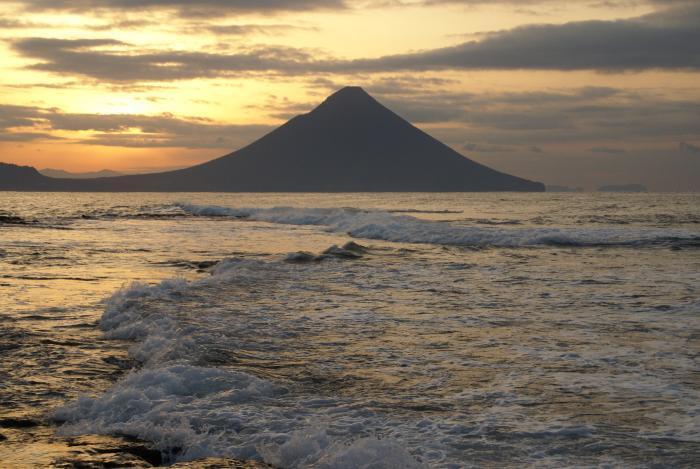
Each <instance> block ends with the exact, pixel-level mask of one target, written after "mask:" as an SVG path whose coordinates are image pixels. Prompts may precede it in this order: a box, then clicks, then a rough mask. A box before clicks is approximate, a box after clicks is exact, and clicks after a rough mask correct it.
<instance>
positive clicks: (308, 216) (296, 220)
mask: <svg viewBox="0 0 700 469" xmlns="http://www.w3.org/2000/svg"><path fill="white" fill-rule="evenodd" d="M178 206H179V207H180V208H182V210H184V211H185V212H187V213H189V214H192V215H196V216H209V217H233V218H240V219H247V220H255V221H262V222H268V223H279V224H288V225H315V226H322V227H324V228H325V229H327V230H328V231H332V232H338V233H347V234H349V235H350V236H353V237H356V238H365V239H376V240H384V241H392V242H403V243H422V244H442V245H454V246H477V247H486V246H498V247H519V246H572V247H576V246H581V247H583V246H630V247H645V246H670V247H700V236H698V235H697V234H696V233H692V232H688V231H684V230H677V229H661V228H643V227H634V228H618V227H615V228H544V227H536V228H525V227H523V228H503V227H496V226H494V227H475V226H460V225H457V224H455V223H449V222H437V221H429V220H421V219H419V218H415V217H412V216H408V215H395V214H392V213H389V212H384V211H367V210H360V209H355V208H293V207H274V208H230V207H220V206H213V205H205V206H203V205H193V204H187V203H180V204H178Z"/></svg>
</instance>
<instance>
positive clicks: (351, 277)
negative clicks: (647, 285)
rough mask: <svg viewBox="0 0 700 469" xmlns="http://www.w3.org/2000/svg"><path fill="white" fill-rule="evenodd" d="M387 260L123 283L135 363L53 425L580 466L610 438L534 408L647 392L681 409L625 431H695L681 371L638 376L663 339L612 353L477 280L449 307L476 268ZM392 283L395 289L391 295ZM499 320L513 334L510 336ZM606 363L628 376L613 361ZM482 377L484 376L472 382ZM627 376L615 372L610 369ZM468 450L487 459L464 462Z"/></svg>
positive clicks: (279, 452)
mask: <svg viewBox="0 0 700 469" xmlns="http://www.w3.org/2000/svg"><path fill="white" fill-rule="evenodd" d="M397 262H398V263H397V264H394V265H390V266H388V265H385V264H382V263H373V262H372V254H371V251H370V253H369V254H368V256H367V258H366V259H365V260H362V261H359V262H358V261H348V260H346V261H340V260H338V261H332V262H314V263H290V262H283V261H281V260H280V261H278V262H275V261H271V262H263V261H259V260H249V259H226V260H223V261H222V262H220V263H219V264H217V265H216V266H215V267H214V268H213V269H212V275H211V276H209V277H206V278H202V279H200V280H196V281H192V282H186V281H184V280H166V281H163V282H161V283H159V284H157V285H152V286H147V285H143V284H138V283H137V284H133V285H131V286H130V287H127V288H125V289H123V290H120V291H119V292H117V293H115V294H114V295H113V296H112V298H110V299H109V300H108V302H107V305H106V309H105V313H104V315H103V318H102V321H101V323H100V326H101V327H102V329H103V330H104V331H105V334H106V336H108V337H114V338H120V339H132V340H134V341H135V343H134V345H133V346H132V348H131V351H130V352H131V356H132V357H133V358H135V359H137V360H138V361H140V362H141V363H142V365H143V367H142V368H140V369H137V370H134V371H132V372H131V373H129V374H128V375H127V376H126V377H125V378H124V379H122V380H120V381H119V382H118V383H116V384H115V385H114V386H113V387H112V388H111V389H109V390H108V391H107V392H105V393H104V394H102V395H100V396H97V397H83V398H81V399H79V400H77V401H75V402H72V403H70V404H68V405H67V406H65V407H63V408H61V409H58V410H57V411H56V412H55V414H54V417H55V418H56V419H57V420H61V421H65V424H64V425H63V427H62V430H61V431H62V432H64V433H67V434H83V433H107V434H126V435H132V436H134V437H137V438H140V439H143V440H147V441H151V442H153V444H154V445H155V446H156V447H157V448H159V449H160V450H162V451H163V452H164V454H166V455H167V456H169V458H170V460H172V461H180V460H191V459H196V458H200V457H207V456H230V457H235V458H241V459H260V460H264V461H266V462H268V463H270V464H273V465H275V466H278V467H282V468H287V467H289V468H295V467H322V468H336V467H339V468H343V467H347V468H354V467H366V468H381V467H387V468H390V467H407V468H410V467H422V466H424V465H425V466H429V467H439V468H447V467H459V466H461V465H469V464H474V465H479V463H480V462H484V461H492V460H495V459H497V458H498V457H501V455H500V454H499V453H504V452H510V453H509V456H505V457H504V459H501V460H509V458H511V460H518V461H527V462H528V464H534V465H537V464H544V465H550V466H557V465H559V466H561V465H566V464H570V463H572V461H577V458H578V454H579V453H577V452H578V451H582V450H581V449H580V448H582V447H588V446H591V445H593V446H591V447H594V446H595V445H596V444H598V443H600V444H607V442H608V441H610V439H612V438H619V435H613V436H610V435H606V434H604V432H605V431H606V430H605V427H603V428H602V429H601V428H599V427H598V426H596V425H595V424H587V423H585V422H582V421H581V419H577V418H572V417H571V416H570V415H567V414H566V409H567V408H568V404H566V400H565V401H564V404H563V406H564V407H563V409H564V410H561V409H559V410H558V411H556V412H554V411H551V410H548V411H540V412H538V411H536V410H534V411H533V409H542V408H546V409H552V408H553V407H557V406H559V405H561V404H559V403H558V399H559V398H560V397H561V396H560V395H559V394H557V392H558V390H561V389H564V390H566V391H567V394H566V399H567V400H572V399H574V398H575V396H577V395H586V394H587V393H591V394H592V395H595V396H600V395H604V394H605V393H609V392H611V390H612V391H614V392H615V393H616V394H615V399H616V400H615V402H620V401H624V400H626V399H629V400H633V399H634V398H637V397H638V396H641V397H643V398H645V399H646V398H648V397H651V395H652V394H653V395H656V396H657V397H658V396H663V397H672V398H673V403H672V404H671V405H673V406H676V407H673V412H669V411H666V410H664V411H662V410H659V412H660V413H663V415H661V416H659V417H655V418H656V421H657V422H661V423H663V425H664V426H663V427H660V431H657V430H656V429H655V428H653V427H646V428H645V429H644V430H640V431H639V434H638V435H623V436H624V437H625V438H626V441H633V444H639V442H638V441H639V439H641V438H649V439H651V438H658V437H659V436H663V437H666V438H670V439H674V440H675V441H686V442H694V441H697V440H698V438H700V436H698V429H697V426H696V425H695V424H694V423H693V417H694V416H696V415H697V406H695V407H693V405H694V404H693V403H694V402H695V400H694V398H695V396H696V393H694V391H693V390H692V389H689V387H688V386H687V385H685V384H683V382H682V381H679V380H678V374H677V370H675V369H674V368H669V370H672V371H673V370H675V371H673V373H672V374H669V375H668V376H665V375H664V376H657V375H648V376H647V375H645V374H644V373H646V370H647V368H648V367H649V366H652V365H653V363H655V361H656V360H657V358H656V356H655V355H654V353H655V352H656V350H667V349H668V345H667V344H665V343H659V344H647V345H646V346H647V347H648V348H649V350H645V351H642V352H641V353H640V351H639V350H638V349H637V348H632V346H630V348H629V350H627V349H625V350H624V353H625V355H622V352H623V350H622V346H621V345H620V344H609V343H607V342H604V341H601V340H599V339H597V338H596V337H597V335H598V334H601V333H604V332H605V331H606V330H607V328H611V330H612V331H613V332H611V333H616V334H617V332H615V330H614V329H612V328H613V327H617V321H615V320H611V321H609V322H607V323H605V324H604V325H601V324H600V323H601V322H604V321H605V320H606V319H605V316H598V315H597V314H594V315H593V316H588V315H587V313H585V312H582V313H580V314H579V315H577V316H569V315H563V316H562V315H559V313H551V312H546V311H544V312H543V311H541V310H538V309H536V308H529V309H528V315H527V319H526V320H525V319H524V318H522V317H521V316H522V312H521V311H520V310H519V309H518V308H516V309H517V311H511V310H510V309H509V307H508V306H507V303H501V304H502V305H504V307H503V308H504V310H503V311H501V310H500V309H497V308H494V307H493V301H494V298H495V297H496V296H497V294H498V292H499V291H500V288H496V289H495V290H493V291H490V292H487V293H485V294H484V296H480V293H479V292H478V291H476V290H474V289H472V288H471V287H469V286H468V285H469V283H470V282H464V285H465V286H464V290H461V289H460V290H457V291H450V292H449V293H447V297H448V298H449V300H448V301H449V306H448V307H445V305H446V304H448V303H441V302H440V301H441V300H440V299H439V298H438V297H439V296H440V295H435V294H434V293H433V292H431V288H432V287H435V286H441V287H444V286H445V285H462V283H458V282H457V281H458V280H463V279H464V276H465V275H471V274H472V273H473V274H474V275H477V274H478V272H477V271H478V270H479V268H478V267H475V268H470V269H466V270H465V269H453V270H449V269H444V268H442V267H441V266H440V265H439V264H434V263H428V264H424V265H420V266H416V265H415V264H414V263H410V262H404V261H401V260H397ZM475 278H481V279H482V282H483V277H480V276H479V275H477V277H475ZM436 279H439V280H436ZM483 286H485V285H482V287H483ZM455 288H457V287H455ZM459 288H462V287H459ZM387 291H391V292H395V294H393V295H392V296H391V298H390V299H387V298H386V296H387V295H386V292H387ZM433 291H434V290H433ZM426 301H429V303H426ZM483 302H488V304H489V306H488V308H486V310H480V309H479V307H478V305H479V304H480V303H483ZM368 304H371V305H372V306H371V307H368V306H367V305H368ZM404 313H405V314H404ZM426 313H429V314H426ZM550 314H554V317H553V318H552V317H550ZM499 321H501V322H499ZM518 321H520V322H518ZM530 323H532V324H536V325H537V326H536V327H529V326H528V324H530ZM567 324H568V325H570V326H576V327H573V328H572V329H571V331H572V332H571V333H572V334H575V336H576V340H571V339H570V338H568V339H567V337H564V336H562V335H561V334H564V333H565V332H566V329H565V326H564V325H567ZM650 327H651V326H650ZM664 327H668V326H664ZM679 327H680V326H679ZM506 328H509V330H510V331H517V333H508V334H503V329H506ZM563 328H564V332H562V330H563ZM601 328H602V329H601ZM474 331H491V333H492V335H491V334H486V336H481V335H480V334H479V333H475V332H474ZM601 331H602V332H601ZM605 333H607V332H605ZM457 334H460V335H461V334H467V335H465V336H464V337H461V338H460V337H457V336H456V335H457ZM471 334H475V335H471ZM540 334H543V335H547V337H550V339H548V340H549V341H550V342H551V343H549V342H547V341H544V342H543V340H542V338H541V337H540ZM446 337H451V338H450V341H446V340H445V338H446ZM468 337H469V338H468ZM513 337H515V338H513ZM606 337H609V336H606ZM467 338H468V339H467ZM559 340H564V341H565V342H567V344H568V345H567V347H566V348H564V349H562V348H560V345H559V343H560V342H559ZM581 341H583V342H581ZM586 341H588V342H586ZM577 344H582V345H580V346H577ZM635 347H636V346H635ZM490 350H494V352H489V351H490ZM674 350H675V349H674ZM587 351H588V352H587ZM591 351H595V353H593V352H591ZM668 353H669V354H670V355H669V358H668V359H669V360H672V359H673V360H674V362H673V363H674V365H673V366H674V367H677V363H681V364H682V365H684V363H682V362H678V361H677V360H675V357H683V355H682V354H681V355H679V353H678V352H677V351H669V352H668ZM597 354H600V355H597ZM612 355H614V358H615V360H619V361H624V363H625V365H624V367H621V366H620V365H619V364H616V363H613V362H609V359H610V357H611V356H612ZM504 356H506V357H508V359H507V360H505V361H504V359H503V357H504ZM684 366H685V365H684ZM687 366H691V364H690V363H688V365H687ZM285 367H286V369H287V371H286V372H284V369H285ZM278 370H282V371H278ZM474 370H480V371H479V372H478V376H479V377H480V379H486V380H488V379H490V378H489V377H494V380H493V382H492V383H491V384H489V385H483V384H482V383H479V382H478V381H474V376H475V374H473V373H474ZM553 370H561V372H556V371H553ZM620 370H621V371H624V372H625V375H624V376H620V377H615V375H611V373H613V372H617V371H620ZM664 370H666V369H664ZM664 370H661V371H659V373H667V372H668V371H664ZM461 373H466V375H464V376H462V377H461V378H460V374H461ZM669 373H670V372H669ZM611 376H612V377H611ZM385 377H386V379H387V381H386V382H385V381H384V378H385ZM560 379H561V383H558V380H560ZM394 383H398V384H396V385H395V384H394ZM553 383H554V384H556V386H553ZM622 384H625V385H627V386H628V387H623V386H621V385H622ZM591 386H594V388H593V389H591ZM640 386H642V387H643V388H642V389H641V390H640V389H639V388H640ZM669 386H679V388H678V389H677V390H675V389H670V388H669ZM391 391H394V392H395V395H394V394H392V392H391ZM657 391H658V392H657ZM562 395H563V394H562ZM596 399H600V402H601V403H602V404H605V405H608V404H609V403H608V402H607V401H605V400H604V399H603V398H602V397H596ZM578 402H579V403H578V404H577V405H582V406H584V407H582V408H584V409H585V406H586V405H588V404H587V403H586V402H585V401H582V400H579V401H578ZM608 408H609V407H608ZM676 408H677V409H678V410H676ZM548 412H550V413H548ZM577 412H578V411H577ZM677 412H681V413H683V412H685V413H686V414H687V416H686V417H684V418H678V417H676V415H677ZM692 412H695V414H692ZM635 438H636V439H637V440H635ZM616 441H617V443H613V444H621V443H620V440H616ZM475 453H476V454H480V455H481V457H482V459H481V460H479V461H471V459H470V458H471V457H472V454H475ZM588 456H589V457H590V455H588ZM612 463H613V464H614V463H615V461H614V460H613V461H612ZM618 463H619V461H618Z"/></svg>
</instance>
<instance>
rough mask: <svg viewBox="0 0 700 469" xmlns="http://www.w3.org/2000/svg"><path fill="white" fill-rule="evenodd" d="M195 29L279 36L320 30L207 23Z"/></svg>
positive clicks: (243, 34) (231, 34) (282, 25)
mask: <svg viewBox="0 0 700 469" xmlns="http://www.w3.org/2000/svg"><path fill="white" fill-rule="evenodd" d="M194 29H204V30H206V31H209V32H210V33H213V34H216V35H220V36H250V35H254V34H260V35H266V36H273V35H274V36H279V35H283V34H287V33H289V32H293V31H318V28H314V27H311V26H296V25H291V24H223V25H221V24H219V25H216V24H215V25H211V24H207V25H197V26H195V27H194Z"/></svg>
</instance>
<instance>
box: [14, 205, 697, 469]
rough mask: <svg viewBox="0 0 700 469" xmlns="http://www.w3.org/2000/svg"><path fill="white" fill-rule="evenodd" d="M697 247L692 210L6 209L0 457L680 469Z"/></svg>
mask: <svg viewBox="0 0 700 469" xmlns="http://www.w3.org/2000/svg"><path fill="white" fill-rule="evenodd" d="M699 248H700V195H699V194H547V193H545V194H502V193H489V194H85V193H81V194H52V193H2V194H1V195H0V354H1V357H2V360H0V461H2V463H0V465H2V464H8V465H11V466H13V467H14V466H16V467H21V466H28V467H46V466H51V465H54V466H55V467H70V465H71V464H77V463H76V461H82V462H83V463H85V462H86V461H91V459H90V458H97V457H98V456H95V455H102V456H99V457H103V455H104V454H106V453H110V452H111V453H110V457H112V458H115V459H113V460H112V462H113V463H115V461H116V463H115V464H117V465H129V464H133V465H139V464H141V463H143V464H146V461H148V462H150V463H153V464H163V465H167V464H174V463H183V462H188V461H189V462H192V463H193V464H196V463H197V461H201V460H202V459H203V458H212V457H215V458H230V460H233V459H235V460H242V461H252V462H251V463H250V464H254V463H253V462H255V461H257V462H260V463H267V464H269V465H272V466H273V467H281V468H296V467H318V468H326V467H327V468H356V467H365V468H380V467H387V468H409V467H435V468H457V467H483V466H487V467H563V466H576V467H600V466H609V467H684V466H686V467H692V466H693V465H696V464H697V462H698V461H699V460H700V373H699V371H700V367H699V363H698V361H699V358H700V291H699V290H700V249H699ZM106 442H108V443H106ZM120 442H123V443H124V445H125V446H123V447H121V446H120V444H121V443H120ZM134 444H138V445H142V446H143V447H140V448H141V450H139V451H140V453H139V451H134V450H133V445H134ZM105 445H107V446H108V447H109V448H110V449H109V450H105V449H104V448H105ZM110 445H111V446H110ZM128 445H132V446H131V447H129V446H128ZM127 447H129V448H131V449H124V448H127ZM120 448H121V449H120ZM144 448H145V449H144ZM127 453H128V454H127ZM136 453H139V454H140V455H141V456H143V455H144V454H147V455H150V456H148V457H146V458H145V459H138V458H136ZM154 454H155V456H154ZM149 458H150V459H149ZM139 461H140V462H139ZM221 461H223V460H221ZM127 463H128V464H127Z"/></svg>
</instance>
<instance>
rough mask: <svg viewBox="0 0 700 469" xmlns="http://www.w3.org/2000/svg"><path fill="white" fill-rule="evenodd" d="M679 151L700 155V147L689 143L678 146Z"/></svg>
mask: <svg viewBox="0 0 700 469" xmlns="http://www.w3.org/2000/svg"><path fill="white" fill-rule="evenodd" d="M678 149H679V150H680V151H681V152H683V153H688V154H690V155H700V146H698V145H693V144H692V143H688V142H681V143H679V144H678Z"/></svg>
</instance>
